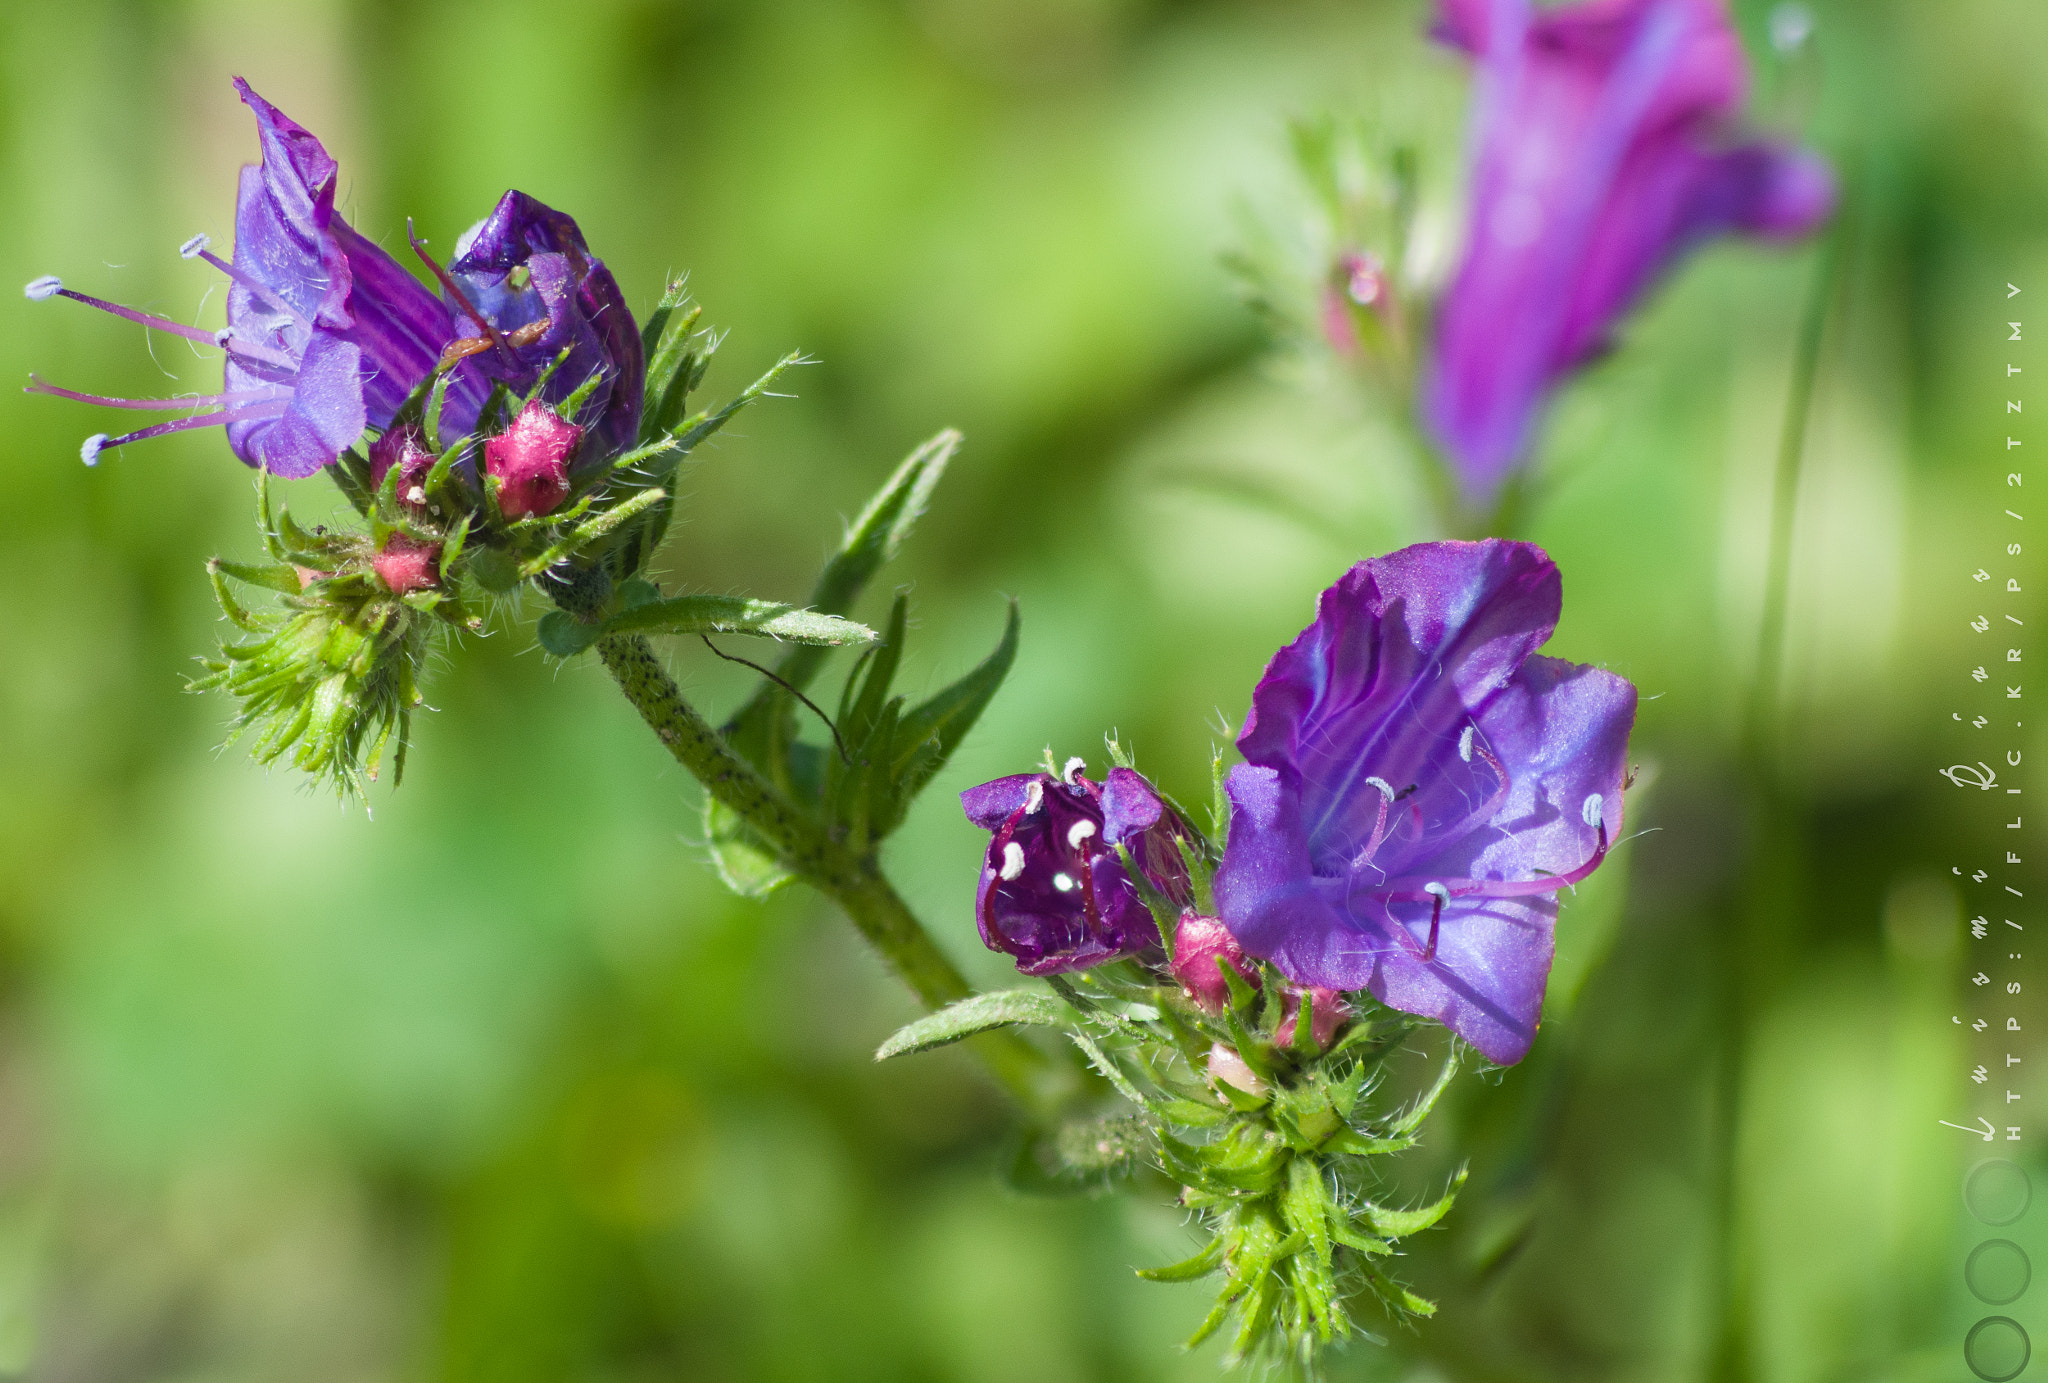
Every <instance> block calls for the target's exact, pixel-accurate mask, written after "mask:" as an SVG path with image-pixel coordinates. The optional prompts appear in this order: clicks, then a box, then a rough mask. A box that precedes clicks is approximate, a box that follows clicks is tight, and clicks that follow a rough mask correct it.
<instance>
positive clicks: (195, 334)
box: [57, 288, 214, 346]
mask: <svg viewBox="0 0 2048 1383" xmlns="http://www.w3.org/2000/svg"><path fill="white" fill-rule="evenodd" d="M57 296H58V297H60V298H69V299H71V301H73V302H75V303H84V304H85V305H86V306H87V307H96V308H98V309H99V310H100V311H102V312H111V313H113V314H114V315H115V316H116V317H125V318H127V319H128V320H129V321H131V322H139V323H140V324H141V325H143V326H146V327H156V328H157V329H159V330H161V331H168V332H171V333H172V334H174V335H177V336H182V337H184V338H185V339H186V340H188V341H204V342H205V343H206V344H207V345H209V346H211V345H213V344H214V340H213V333H212V332H210V331H201V330H200V329H199V328H198V327H188V326H185V325H183V324H181V323H178V322H174V321H172V320H171V319H170V318H168V317H158V316H156V315H155V314H153V313H149V312H137V311H136V310H135V309H134V308H132V307H122V306H121V305H120V304H119V303H110V302H108V301H107V300H106V299H105V298H95V297H93V296H92V295H91V294H90V293H79V292H74V291H73V290H71V289H69V288H59V289H58V290H57Z"/></svg>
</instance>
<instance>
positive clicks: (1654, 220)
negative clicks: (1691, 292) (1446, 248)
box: [1422, 0, 1834, 502]
mask: <svg viewBox="0 0 2048 1383" xmlns="http://www.w3.org/2000/svg"><path fill="white" fill-rule="evenodd" d="M1435 33H1436V34H1437V36H1438V37H1439V38H1442V39H1443V40H1445V41H1446V42H1448V43H1450V44H1452V45H1454V46H1456V47H1459V48H1462V49H1464V50H1465V51H1466V52H1468V53H1470V54H1472V55H1473V56H1474V57H1475V58H1476V59H1477V60H1478V63H1479V69H1480V70H1479V90H1478V93H1477V97H1476V102H1475V114H1474V122H1473V124H1474V150H1473V158H1472V205H1471V213H1470V217H1469V222H1468V227H1467V232H1466V245H1465V249H1464V254H1463V259H1462V261H1461V263H1460V265H1459V269H1458V272H1457V275H1456V278H1455V279H1454V281H1453V283H1452V285H1451V287H1450V289H1449V291H1448V292H1447V293H1446V294H1445V296H1444V299H1443V301H1442V302H1441V303H1440V304H1439V307H1438V313H1437V320H1436V329H1435V330H1436V334H1435V339H1434V342H1433V344H1432V349H1431V356H1430V360H1429V364H1428V368H1427V370H1426V373H1425V378H1424V381H1423V388H1422V407H1423V413H1424V416H1425V418H1426V419H1427V421H1428V423H1429V425H1430V427H1431V429H1432V431H1433V432H1434V433H1435V434H1436V436H1437V438H1438V440H1439V441H1440V442H1441V443H1442V444H1443V446H1444V448H1445V449H1446V451H1447V452H1448V453H1449V455H1450V457H1451V459H1452V461H1453V462H1454V463H1455V465H1456V467H1457V469H1458V472H1459V476H1460V480H1461V483H1462V485H1463V488H1464V490H1465V492H1466V495H1467V498H1468V499H1469V500H1472V501H1474V502H1484V501H1487V500H1489V499H1490V498H1491V497H1492V495H1493V493H1494V491H1495V490H1496V489H1497V488H1498V486H1499V484H1500V482H1501V481H1502V480H1503V479H1504V477H1505V476H1506V475H1507V473H1508V472H1509V471H1510V470H1512V469H1513V468H1514V466H1515V465H1517V464H1518V463H1519V462H1520V461H1521V459H1522V458H1523V455H1524V454H1525V453H1526V451H1527V449H1528V446H1529V443H1530V440H1531V437H1532V434H1533V431H1534V428H1535V425H1536V422H1537V419H1538V416H1539V414H1540V411H1541V408H1542V405H1543V402H1544V400H1545V398H1546V397H1547V395H1548V393H1549V392H1550V390H1551V389H1553V388H1554V387H1555V386H1556V384H1557V382H1558V381H1559V380H1560V379H1561V378H1562V377H1563V376H1564V375H1565V374H1566V373H1567V372H1569V371H1570V370H1571V369H1573V368H1575V367H1576V366H1579V365H1581V364H1583V363H1585V362H1586V361H1587V360H1589V359H1591V358H1592V357H1593V356H1594V355H1596V354H1598V353H1599V352H1600V351H1602V350H1604V349H1605V348H1606V346H1607V344H1608V342H1609V339H1610V337H1611V334H1612V330H1613V327H1614V324H1615V322H1616V321H1617V320H1618V318H1619V317H1620V315H1621V314H1622V313H1623V312H1625V311H1626V310H1627V309H1628V308H1629V306H1630V305H1631V304H1632V303H1633V302H1634V301H1635V299H1636V298H1637V297H1639V296H1640V295H1641V293H1642V292H1643V291H1644V290H1645V289H1646V288H1647V287H1648V285H1649V284H1650V283H1651V282H1652V281H1654V280H1655V278H1656V277H1657V276H1658V275H1659V274H1660V273H1661V272H1662V271H1663V270H1664V269H1665V268H1667V267H1668V266H1669V265H1670V264H1671V263H1673V262H1674V261H1675V260H1676V259H1677V258H1678V257H1679V256H1681V255H1682V254H1683V253H1684V252H1685V251H1686V250H1688V249H1689V248H1691V247H1692V246H1693V245H1695V244H1697V243H1699V242H1700V241H1702V240H1704V239H1707V238H1709V237H1711V236H1714V235H1718V234H1721V233H1724V232H1728V231H1745V232H1749V233H1753V234H1760V235H1766V236H1772V237H1778V238H1784V237H1789V236H1794V235H1798V234H1802V233H1804V232H1806V231H1808V230H1811V229H1812V228H1813V227H1814V226H1816V225H1818V224H1819V223H1820V222H1821V221H1822V220H1823V219H1825V217H1826V216H1827V214H1828V213H1829V211H1830V210H1831V209H1832V205H1833V198H1834V193H1833V183H1832V178H1831V176H1830V175H1829V173H1828V170H1827V168H1826V165H1825V164H1823V163H1822V162H1821V161H1820V160H1818V159H1816V158H1814V157H1813V156H1811V155H1808V154H1805V153H1802V152H1799V151H1797V150H1793V149H1788V148H1784V147H1781V146H1778V145H1774V144H1770V143H1751V144H1742V145H1735V144H1731V143H1730V142H1729V141H1728V140H1727V139H1726V136H1725V130H1726V127H1727V125H1728V124H1729V123H1730V121H1731V119H1732V117H1733V115H1734V113H1735V112H1736V110H1737V109H1738V108H1739V107H1740V104H1741V102H1742V99H1743V95H1744V89H1745V85H1746V74H1745V71H1744V66H1743V59H1742V51H1741V46H1740V44H1739V42H1738V41H1737V39H1736V36H1735V33H1734V31H1733V29H1732V28H1731V27H1730V25H1729V23H1728V19H1727V15H1726V13H1725V11H1724V10H1723V8H1722V6H1721V4H1720V3H1719V0H1582V3H1579V4H1576V5H1569V6H1564V7H1560V8H1555V9H1545V10H1541V11H1536V10H1533V9H1532V7H1531V5H1530V3H1529V0H1439V5H1438V12H1437V23H1436V26H1435Z"/></svg>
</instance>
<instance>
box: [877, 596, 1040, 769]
mask: <svg viewBox="0 0 2048 1383" xmlns="http://www.w3.org/2000/svg"><path fill="white" fill-rule="evenodd" d="M1019 625H1020V620H1019V616H1018V614H1017V602H1016V601H1014V600H1012V601H1011V602H1010V614H1009V618H1008V620H1007V621H1006V622H1005V623H1004V625H1003V637H1002V641H1001V642H999V643H998V644H997V645H996V649H995V652H993V653H991V654H989V655H988V657H987V658H985V659H983V660H982V662H981V664H980V665H979V666H978V667H976V668H975V669H974V670H973V671H972V672H969V673H968V674H967V675H966V676H965V677H962V678H961V679H960V680H959V681H957V682H955V683H954V684H953V685H952V686H950V687H947V688H945V689H944V690H943V691H941V692H939V693H938V694H937V695H935V696H933V697H932V698H931V699H930V700H929V701H927V702H925V703H924V704H923V705H922V706H919V707H918V708H917V709H916V710H914V711H912V712H910V714H908V715H906V716H904V717H903V721H902V723H901V724H900V725H899V726H898V727H897V730H896V761H895V765H894V770H893V771H894V773H895V776H896V779H897V782H898V785H899V787H900V789H901V791H902V794H903V797H904V799H905V800H906V801H908V800H909V799H910V798H912V797H915V796H916V795H917V794H918V793H919V792H921V791H923V789H924V786H925V784H927V783H929V782H930V781H931V780H932V779H933V777H935V776H936V775H937V774H938V771H939V770H940V769H941V768H943V767H945V764H946V761H947V760H948V759H950V758H951V757H952V756H953V751H954V750H955V749H957V748H959V747H960V741H961V740H963V739H965V738H966V737H967V732H968V731H969V730H971V729H973V728H974V722H975V721H977V720H979V719H980V718H981V713H982V712H983V711H984V710H986V709H988V703H989V702H990V701H991V700H993V699H994V697H995V694H996V691H997V690H998V689H999V688H1000V687H1001V686H1002V685H1003V679H1004V678H1006V677H1008V676H1009V675H1010V667H1011V665H1012V664H1014V663H1015V662H1016V661H1017V634H1018V629H1019ZM927 743H929V744H933V745H936V746H937V750H938V752H937V753H936V754H932V755H926V756H924V757H922V758H916V757H915V756H916V754H917V751H918V750H919V749H921V748H922V747H923V746H924V745H926V744H927Z"/></svg>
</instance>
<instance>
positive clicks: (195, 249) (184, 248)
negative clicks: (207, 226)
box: [178, 235, 213, 259]
mask: <svg viewBox="0 0 2048 1383" xmlns="http://www.w3.org/2000/svg"><path fill="white" fill-rule="evenodd" d="M212 243H213V237H211V236H208V235H195V236H193V237H192V238H191V239H190V240H187V241H186V242H185V243H184V244H182V245H180V246H178V258H180V259H197V258H199V256H200V254H201V253H202V252H203V251H204V250H205V249H206V247H207V246H208V245H211V244H212Z"/></svg>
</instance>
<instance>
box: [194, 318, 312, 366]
mask: <svg viewBox="0 0 2048 1383" xmlns="http://www.w3.org/2000/svg"><path fill="white" fill-rule="evenodd" d="M213 344H214V345H216V346H219V347H220V348H221V349H222V350H224V351H227V352H229V353H230V354H233V355H240V356H246V357H247V358H248V359H250V360H260V361H262V362H263V363H264V364H266V365H277V366H280V367H282V368H284V369H287V370H296V369H297V368H298V367H299V362H298V361H296V360H294V359H292V358H291V357H290V356H288V355H286V354H285V353H284V352H283V351H274V350H272V349H271V348H270V347H268V346H264V345H259V344H258V343H256V342H254V341H251V340H249V339H248V338H247V337H244V336H237V335H235V329H234V328H233V327H222V328H221V329H220V330H219V331H216V332H215V333H214V334H213Z"/></svg>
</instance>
